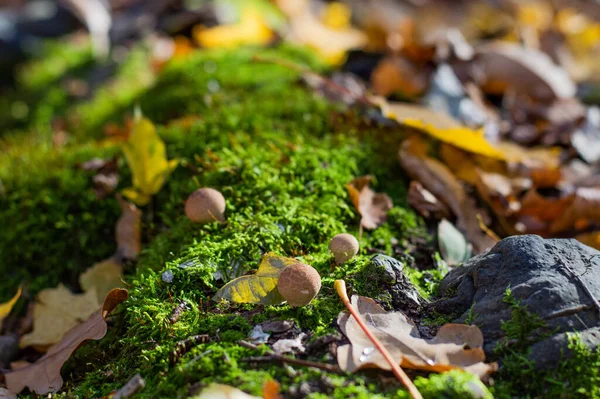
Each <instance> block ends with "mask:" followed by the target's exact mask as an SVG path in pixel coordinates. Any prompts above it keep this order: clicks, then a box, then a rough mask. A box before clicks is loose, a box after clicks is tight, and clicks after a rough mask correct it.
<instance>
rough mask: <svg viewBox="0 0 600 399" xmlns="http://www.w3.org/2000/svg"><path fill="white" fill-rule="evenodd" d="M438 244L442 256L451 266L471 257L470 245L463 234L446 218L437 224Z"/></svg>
mask: <svg viewBox="0 0 600 399" xmlns="http://www.w3.org/2000/svg"><path fill="white" fill-rule="evenodd" d="M437 237H438V244H439V246H440V253H441V254H442V258H443V259H444V260H445V261H446V263H448V264H449V265H451V266H455V265H458V264H459V263H462V262H464V261H466V260H467V259H469V258H470V257H471V252H472V246H471V244H469V243H468V242H467V240H466V239H465V236H463V235H462V233H461V232H460V231H458V229H457V228H456V227H454V225H453V224H452V223H450V222H449V221H447V220H446V219H442V221H441V222H440V223H439V224H438V231H437Z"/></svg>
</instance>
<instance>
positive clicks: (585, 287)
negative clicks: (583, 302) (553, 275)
mask: <svg viewBox="0 0 600 399" xmlns="http://www.w3.org/2000/svg"><path fill="white" fill-rule="evenodd" d="M561 263H562V264H563V266H564V267H565V269H567V270H568V272H569V273H570V274H571V275H572V276H573V277H574V278H575V279H576V280H577V281H578V282H579V284H580V285H581V287H582V288H583V290H584V291H585V293H586V294H587V295H588V296H589V297H590V298H591V299H592V302H593V303H594V307H595V308H596V309H597V310H598V313H600V303H599V302H598V299H596V297H595V296H594V294H592V291H590V289H589V288H588V286H587V285H586V284H585V283H584V282H583V280H582V279H581V277H579V275H578V274H577V273H575V272H574V271H573V269H571V268H570V267H569V266H568V265H567V264H566V263H565V262H564V261H562V260H561Z"/></svg>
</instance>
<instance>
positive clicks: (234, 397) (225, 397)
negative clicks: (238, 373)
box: [193, 384, 261, 399]
mask: <svg viewBox="0 0 600 399" xmlns="http://www.w3.org/2000/svg"><path fill="white" fill-rule="evenodd" d="M193 399H261V398H260V397H258V396H252V395H248V394H247V393H246V392H244V391H240V390H239V389H237V388H234V387H230V386H229V385H223V384H211V385H209V386H208V387H206V388H204V389H203V390H202V391H201V392H200V393H199V394H198V395H196V396H194V397H193Z"/></svg>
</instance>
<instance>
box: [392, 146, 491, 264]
mask: <svg viewBox="0 0 600 399" xmlns="http://www.w3.org/2000/svg"><path fill="white" fill-rule="evenodd" d="M399 160H400V164H401V165H402V167H403V168H404V170H406V172H407V173H408V175H409V176H410V177H411V178H412V179H415V180H418V181H419V182H420V183H421V184H422V185H423V187H424V188H425V189H427V190H428V191H429V192H431V193H432V194H433V195H434V196H435V197H436V198H437V199H439V200H440V201H442V202H443V203H444V204H445V205H446V206H447V207H448V208H449V209H450V210H451V211H452V213H454V215H455V216H456V219H457V227H458V228H459V230H461V231H462V232H463V233H464V234H465V235H466V237H467V239H468V240H469V242H470V243H471V244H472V245H473V248H474V250H475V252H478V253H479V252H483V251H484V250H486V249H488V248H490V247H492V246H493V245H494V240H492V239H491V238H490V237H489V236H488V235H487V234H486V233H485V232H483V231H482V230H481V228H480V226H479V220H478V219H477V214H478V213H479V214H481V215H482V216H484V215H485V213H484V211H483V210H479V209H478V208H477V206H476V204H475V202H474V200H473V199H472V198H470V197H469V196H468V195H467V194H466V192H465V190H464V187H463V186H462V184H461V183H460V181H459V180H458V179H457V178H456V176H454V175H453V174H452V172H451V171H450V170H449V169H448V167H446V166H445V165H444V164H442V163H441V162H439V161H437V160H435V159H433V158H430V157H428V156H427V148H426V146H425V145H424V143H423V142H422V141H421V140H420V139H419V138H417V137H411V138H409V139H406V140H405V141H404V142H403V144H402V147H401V148H400V153H399Z"/></svg>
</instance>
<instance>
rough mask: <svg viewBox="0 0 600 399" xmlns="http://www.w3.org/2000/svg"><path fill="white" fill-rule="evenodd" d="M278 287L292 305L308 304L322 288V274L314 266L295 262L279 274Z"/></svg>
mask: <svg viewBox="0 0 600 399" xmlns="http://www.w3.org/2000/svg"><path fill="white" fill-rule="evenodd" d="M277 289H278V290H279V293H280V294H281V296H283V298H284V299H285V300H286V301H287V302H288V304H289V305H290V306H291V307H297V306H304V305H308V304H309V303H310V301H312V299H313V298H314V297H315V296H317V294H318V293H319V290H320V289H321V276H320V275H319V272H317V271H316V270H315V269H314V268H313V267H312V266H309V265H305V264H304V263H300V262H298V263H294V264H292V265H289V266H288V267H286V268H285V269H283V271H282V272H281V274H280V275H279V280H278V281H277Z"/></svg>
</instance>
